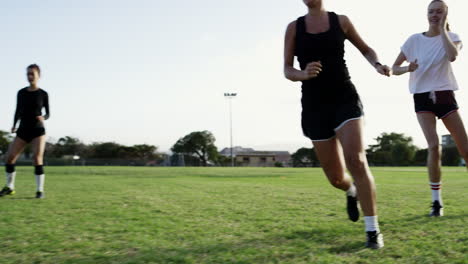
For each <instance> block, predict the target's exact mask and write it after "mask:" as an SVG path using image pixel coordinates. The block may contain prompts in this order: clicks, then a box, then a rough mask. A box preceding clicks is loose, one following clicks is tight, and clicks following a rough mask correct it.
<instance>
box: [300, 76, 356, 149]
mask: <svg viewBox="0 0 468 264" xmlns="http://www.w3.org/2000/svg"><path fill="white" fill-rule="evenodd" d="M340 85H343V87H340V88H343V89H339V90H341V91H344V92H343V93H340V94H339V95H338V96H340V98H338V99H336V98H335V99H336V100H335V102H333V103H330V102H325V103H324V102H322V103H320V102H317V101H314V102H311V101H310V100H307V98H304V95H303V98H302V121H301V124H302V132H303V133H304V135H305V136H306V137H308V138H310V139H311V140H312V141H322V140H329V139H331V138H333V137H334V136H335V135H336V133H335V132H336V131H337V130H338V129H340V128H341V127H342V126H343V125H344V124H346V123H347V122H348V121H351V120H354V119H359V118H361V117H362V116H363V115H364V111H363V107H362V103H361V100H360V99H359V95H358V94H357V92H356V89H355V87H354V85H353V84H352V83H351V81H348V82H345V83H343V84H340ZM342 95H344V96H342ZM335 96H337V95H336V94H335Z"/></svg>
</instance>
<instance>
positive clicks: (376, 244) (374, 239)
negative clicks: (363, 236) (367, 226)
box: [366, 231, 384, 249]
mask: <svg viewBox="0 0 468 264" xmlns="http://www.w3.org/2000/svg"><path fill="white" fill-rule="evenodd" d="M366 233H367V242H366V247H367V248H371V249H379V248H382V247H383V246H384V242H383V235H382V234H381V233H380V232H377V231H368V232H366Z"/></svg>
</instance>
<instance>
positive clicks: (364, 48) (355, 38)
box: [339, 15, 391, 76]
mask: <svg viewBox="0 0 468 264" xmlns="http://www.w3.org/2000/svg"><path fill="white" fill-rule="evenodd" d="M339 20H340V24H341V27H342V29H343V31H344V33H345V35H346V37H347V38H348V39H349V41H350V42H351V43H352V44H353V45H354V46H355V47H356V48H357V49H358V50H359V51H360V52H361V54H362V55H363V56H364V57H365V58H366V59H367V61H368V62H369V63H370V64H371V65H372V67H374V68H375V69H376V70H377V72H378V73H380V74H382V75H386V76H390V74H391V71H390V68H389V67H388V66H386V65H382V64H380V62H379V58H378V56H377V53H375V51H374V50H373V49H372V48H371V47H369V46H368V45H367V44H366V43H365V42H364V40H363V39H362V38H361V36H360V35H359V33H358V32H357V30H356V28H355V27H354V25H353V24H352V23H351V20H350V19H349V18H348V17H347V16H343V15H340V16H339Z"/></svg>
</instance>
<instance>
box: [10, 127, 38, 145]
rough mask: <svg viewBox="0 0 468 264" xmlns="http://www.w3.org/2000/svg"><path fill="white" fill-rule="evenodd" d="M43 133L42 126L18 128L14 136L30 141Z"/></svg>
mask: <svg viewBox="0 0 468 264" xmlns="http://www.w3.org/2000/svg"><path fill="white" fill-rule="evenodd" d="M43 135H45V128H43V127H34V128H22V127H20V128H18V131H16V136H17V137H19V138H21V139H22V140H24V141H26V142H27V143H30V142H31V141H32V140H33V139H35V138H37V137H40V136H43Z"/></svg>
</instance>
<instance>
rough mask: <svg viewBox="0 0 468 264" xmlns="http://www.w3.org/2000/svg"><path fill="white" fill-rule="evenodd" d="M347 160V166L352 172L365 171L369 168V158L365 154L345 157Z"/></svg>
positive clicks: (360, 153) (359, 153)
mask: <svg viewBox="0 0 468 264" xmlns="http://www.w3.org/2000/svg"><path fill="white" fill-rule="evenodd" d="M345 160H346V166H347V167H348V169H349V170H350V171H351V172H353V171H363V170H365V169H366V167H367V158H366V155H365V153H363V152H358V153H353V154H348V155H345Z"/></svg>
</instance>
